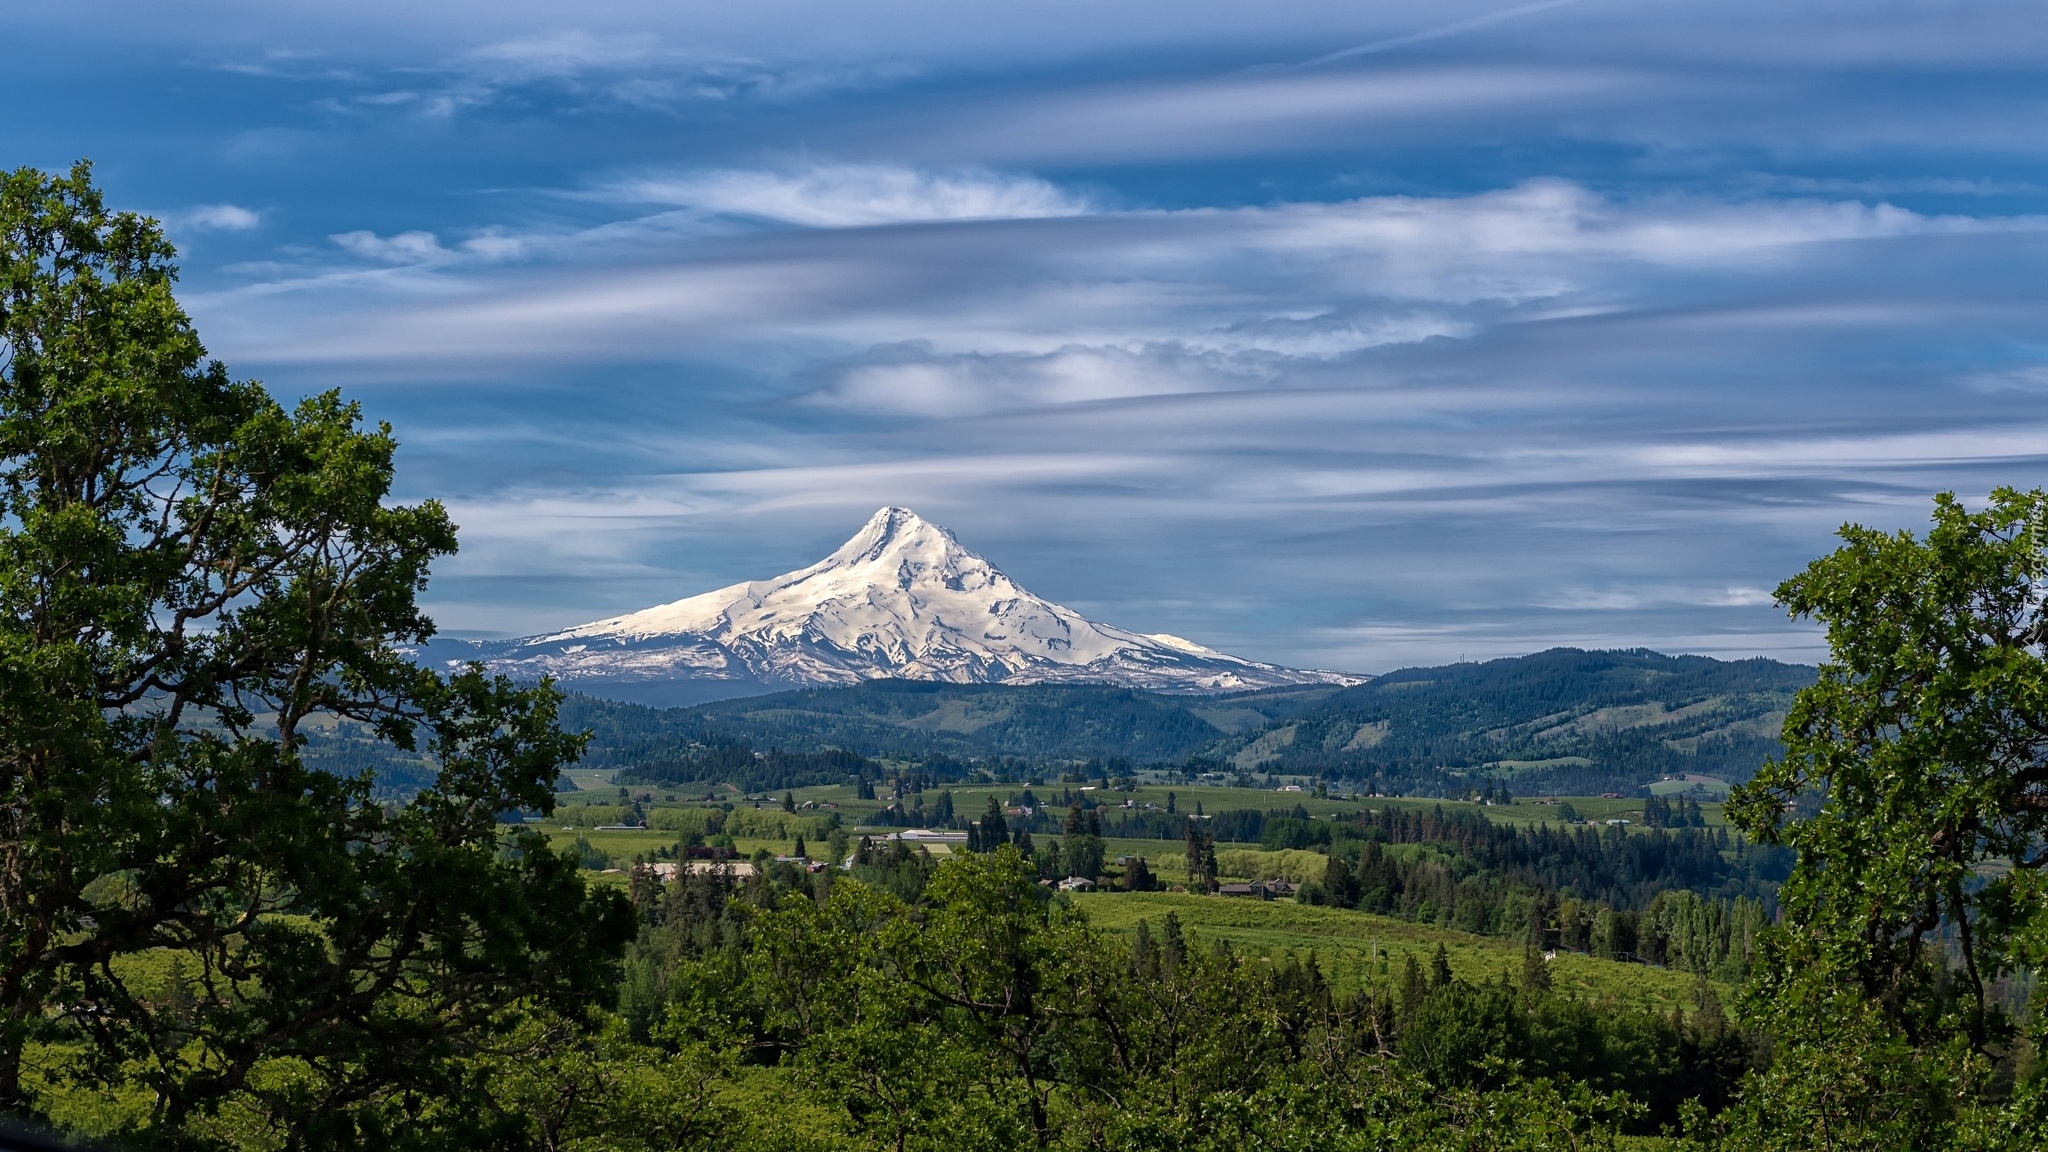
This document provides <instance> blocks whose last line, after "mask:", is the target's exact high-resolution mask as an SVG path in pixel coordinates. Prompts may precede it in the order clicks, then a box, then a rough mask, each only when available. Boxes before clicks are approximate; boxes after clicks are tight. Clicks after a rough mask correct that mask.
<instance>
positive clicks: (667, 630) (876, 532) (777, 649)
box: [470, 505, 1362, 695]
mask: <svg viewBox="0 0 2048 1152" xmlns="http://www.w3.org/2000/svg"><path fill="white" fill-rule="evenodd" d="M479 647H480V648H487V649H490V651H488V652H482V653H479V655H481V656H482V657H483V658H484V659H485V660H486V662H487V663H490V664H491V665H493V666H495V667H497V668H498V669H499V670H501V671H504V672H507V673H509V674H513V675H529V676H536V677H537V676H540V675H549V676H553V677H555V678H556V679H558V680H561V681H563V682H565V684H568V685H570V686H573V687H580V688H583V689H584V690H587V691H601V690H602V685H601V684H600V683H599V682H603V684H612V685H617V684H621V683H623V684H639V685H643V686H644V685H647V684H654V683H674V682H679V681H717V682H728V683H731V684H734V685H736V686H739V687H740V690H741V691H744V690H745V687H744V686H745V685H760V686H765V687H771V688H782V687H808V686H817V685H822V684H853V683H858V682H860V681H862V680H872V679H879V678H900V679H911V680H940V681H948V682H953V683H996V682H1008V683H1024V684H1036V683H1057V682H1089V683H1109V684H1117V685H1122V686H1124V687H1133V688H1148V689H1157V690H1168V691H1174V690H1177V691H1190V692H1217V691H1233V690H1239V689H1246V688H1266V687H1277V686H1280V685H1286V684H1304V683H1325V684H1327V683H1336V684H1350V683H1358V682H1359V681H1360V680H1362V677H1356V676H1346V675H1343V674H1341V673H1335V672H1318V671H1301V670H1296V669H1290V668H1282V667H1279V666H1278V665H1273V664H1261V663H1258V662H1256V661H1251V660H1244V659H1240V658H1238V657H1236V656H1230V655H1227V654H1225V653H1222V652H1218V651H1216V650H1214V649H1211V648H1207V647H1204V646H1203V645H1200V644H1196V643H1194V642H1191V641H1188V640H1183V639H1181V638H1180V637H1178V636H1170V635H1166V634H1164V633H1161V634H1158V635H1153V636H1147V635H1141V634H1139V633H1136V632H1131V631H1127V630H1125V629H1122V628H1116V627H1113V626H1111V625H1107V624H1098V623H1096V622H1094V621H1092V620H1089V619H1087V618H1086V617H1084V616H1082V615H1081V614H1080V613H1078V612H1076V611H1074V610H1073V609H1071V608H1067V607H1065V606H1063V605H1060V604H1055V603H1053V602H1051V601H1049V600H1045V599H1042V598H1040V597H1038V596H1035V595H1033V594H1031V593H1030V592H1028V591H1026V590H1025V589H1023V588H1022V587H1020V586H1018V584H1017V583H1016V581H1014V580H1012V579H1011V578H1010V577H1009V576H1007V575H1005V574H1004V573H1003V571H1002V570H1001V569H999V568H997V567H996V566H995V565H993V564H991V563H989V562H988V561H987V560H985V559H983V558H982V557H980V556H978V555H976V554H975V553H973V552H971V551H969V550H967V548H965V547H964V546H962V545H961V543H960V542H959V540H958V539H956V538H955V537H954V535H953V534H952V533H951V532H949V531H947V530H946V529H944V528H942V527H940V526H938V525H936V524H933V523H932V522H931V521H929V520H926V519H924V518H923V517H921V516H919V515H918V514H917V513H915V512H913V511H911V510H910V509H908V508H901V507H896V506H894V505H891V506H887V507H883V508H880V509H878V510H876V512H875V514H874V515H872V516H870V517H868V520H867V523H866V524H864V525H862V526H861V528H860V530H859V531H858V532H855V533H854V534H853V536H852V537H851V538H849V539H848V540H847V541H846V543H844V544H842V545H840V546H839V548H838V549H836V550H835V551H834V552H833V553H832V554H831V555H830V556H827V557H826V558H825V559H823V560H821V561H819V562H818V563H816V564H813V565H810V566H809V567H806V568H800V569H797V570H796V571H794V572H788V573H785V574H783V575H781V576H777V577H775V578H773V579H769V580H754V581H748V582H746V583H742V584H734V585H730V586H728V587H725V588H720V589H718V590H716V591H713V592H706V593H703V594H701V595H697V596H691V597H688V598H686V599H683V600H677V601H675V602H673V603H670V604H663V605H659V606H657V607H654V608H648V609H645V610H643V611H639V612H633V613H629V614H627V615H625V616H616V617H613V618H611V619H608V620H597V621H593V622H591V623H589V624H583V625H579V626H577V627H575V628H569V629H565V630H563V631H561V632H555V633H550V634H548V635H545V636H533V637H528V638H526V639H523V640H509V641H498V642H494V643H491V644H487V645H480V646H479ZM470 658H472V659H473V658H476V657H475V656H471V657H470ZM641 695H645V693H641Z"/></svg>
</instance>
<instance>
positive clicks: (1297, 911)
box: [1069, 892, 1725, 1011]
mask: <svg viewBox="0 0 2048 1152" xmlns="http://www.w3.org/2000/svg"><path fill="white" fill-rule="evenodd" d="M1069 898H1070V899H1071V900H1073V902H1074V904H1075V906H1076V907H1078V908H1080V909H1082V910H1083V911H1084V912H1086V913H1087V915H1088V920H1089V922H1090V923H1092V924H1094V925H1096V926H1097V927H1099V928H1104V929H1109V930H1111V931H1116V932H1131V931H1133V930H1135V929H1136V927H1137V924H1138V921H1139V920H1145V921H1148V922H1149V923H1150V925H1151V930H1152V933H1153V937H1154V938H1155V939H1157V937H1158V933H1159V930H1160V925H1161V924H1162V923H1163V922H1164V921H1165V919H1166V914H1167V913H1168V912H1171V913H1173V914H1174V915H1175V916H1177V917H1179V918H1180V922H1181V925H1182V929H1183V930H1184V931H1185V932H1186V933H1187V934H1188V935H1190V936H1192V937H1193V938H1195V939H1197V940H1206V941H1216V940H1227V941H1229V942H1230V946H1231V948H1232V949H1234V950H1236V951H1237V952H1238V954H1239V955H1248V956H1257V957H1261V958H1265V959H1279V958H1282V957H1284V956H1286V955H1288V954H1289V953H1292V954H1293V955H1295V956H1297V957H1299V958H1301V959H1303V960H1306V959H1307V958H1308V957H1309V956H1310V955H1314V957H1315V959H1316V963H1317V964H1318V965H1319V966H1320V967H1321V968H1322V970H1323V974H1324V975H1325V976H1326V977H1328V978H1329V979H1330V981H1331V984H1332V985H1333V986H1334V987H1336V988H1338V989H1340V990H1344V989H1359V988H1363V987H1366V986H1368V985H1370V984H1372V983H1373V982H1374V981H1380V982H1386V981H1391V980H1397V979H1399V977H1400V973H1401V966H1402V962H1403V959H1404V958H1405V957H1406V956H1408V955H1411V954H1412V955H1413V956H1414V957H1415V959H1416V961H1417V962H1418V963H1422V964H1427V962H1428V960H1429V958H1430V956H1431V954H1432V953H1434V952H1435V951H1436V946H1437V945H1438V944H1439V943H1441V944H1443V945H1444V947H1445V950H1446V951H1447V952H1448V953H1449V955H1450V961H1451V971H1452V972H1454V973H1456V974H1457V975H1458V976H1459V977H1460V978H1462V979H1465V980H1472V981H1480V980H1492V979H1496V978H1498V977H1499V976H1500V974H1501V973H1503V972H1506V973H1507V974H1508V976H1509V978H1510V979H1517V978H1519V976H1520V973H1521V970H1522V946H1521V945H1520V944H1517V943H1514V942H1512V941H1508V940H1501V939H1496V938H1493V937H1488V936H1473V935H1470V934H1468V933H1464V932H1457V931H1453V930H1450V929H1444V928H1435V927H1426V926H1424V925H1420V924H1411V923H1409V922H1407V921H1406V920H1393V919H1389V918H1387V917H1384V916H1374V915H1371V914H1370V913H1365V912H1351V911H1346V910H1344V909H1341V908H1319V907H1312V906H1310V905H1306V904H1295V903H1292V902H1289V901H1282V900H1274V901H1265V900H1252V899H1246V898H1242V897H1225V896H1196V895H1180V894H1175V893H1165V892H1097V893H1078V894H1075V895H1073V896H1071V897H1069ZM1375 955H1377V956H1378V957H1379V958H1380V959H1379V961H1378V962H1377V963H1375V962H1374V959H1373V958H1374V956H1375ZM1550 973H1551V981H1552V983H1553V985H1554V986H1555V987H1556V988H1558V989H1560V990H1562V991H1567V992H1571V993H1573V994H1575V995H1578V996H1583V997H1585V998H1587V999H1589V1000H1613V1001H1616V1002H1621V1003H1627V1004H1633V1005H1648V1006H1653V1007H1656V1008H1658V1009H1659V1010H1664V1009H1669V1008H1674V1007H1684V1008H1685V1009H1687V1010H1688V1011H1690V1010H1691V1008H1692V1004H1693V999H1692V997H1693V990H1694V988H1695V978H1694V977H1693V976H1691V975H1688V974H1686V973H1683V972H1674V971H1670V970H1667V969H1663V968H1652V967H1649V966H1647V965H1642V964H1624V963H1620V962H1618V961H1613V960H1600V959H1596V958H1594V957H1591V956H1580V955H1575V954H1569V953H1565V954H1560V955H1559V956H1558V957H1557V959H1555V960H1553V961H1551V962H1550ZM1724 993H1725V990H1724Z"/></svg>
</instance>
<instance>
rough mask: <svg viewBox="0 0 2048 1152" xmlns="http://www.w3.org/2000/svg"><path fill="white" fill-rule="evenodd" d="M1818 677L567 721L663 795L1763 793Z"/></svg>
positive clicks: (1493, 681)
mask: <svg viewBox="0 0 2048 1152" xmlns="http://www.w3.org/2000/svg"><path fill="white" fill-rule="evenodd" d="M1814 676H1815V670H1814V669H1812V668H1810V667H1805V666H1801V665H1791V664H1780V663H1777V662H1776V661H1771V660H1761V659H1757V660H1741V661H1721V660H1713V659H1709V658H1707V657H1702V656H1678V657H1672V656H1663V655H1660V654H1658V653H1655V652H1649V651H1645V650H1635V651H1628V652H1582V651H1578V650H1576V649H1564V648H1560V649H1553V650H1551V651H1548V652H1541V653H1538V654H1536V655H1533V656H1524V657H1517V658H1513V659H1505V660H1492V661H1488V662H1485V663H1479V664H1458V665H1452V666H1449V667H1444V668H1420V669H1406V670H1403V671H1399V672H1394V673H1390V674H1388V675H1386V676H1382V677H1379V678H1378V679H1375V680H1373V681H1371V682H1370V683H1367V684H1363V685H1359V686H1356V687H1350V688H1340V687H1331V686H1316V687H1307V688H1287V689H1273V690H1268V691H1263V692H1256V693H1245V694H1237V695H1228V696H1185V695H1163V694H1158V693H1151V692H1143V691H1137V690H1133V689H1128V688H1113V687H1107V686H1093V685H1066V684H1062V685H1015V686H1013V685H1001V684H939V683H931V682H924V681H901V680H879V681H870V682H868V683H865V684H860V685H856V686H853V687H849V688H825V689H811V690H806V691H798V692H784V693H778V694H775V695H772V696H754V697H747V698H744V699H738V700H725V701H720V702H717V703H713V704H705V705H700V706H698V707H695V708H688V709H669V710H660V709H653V708H646V707H641V706H638V705H631V704H618V703H612V702H608V701H599V700H594V699H590V698H587V697H572V698H571V699H570V701H569V702H568V704H567V705H565V707H564V710H563V722H564V724H565V725H566V726H568V727H570V728H578V727H587V728H589V729H590V730H591V732H592V733H593V739H592V742H591V746H590V751H589V753H588V754H587V756H586V759H585V762H586V764H587V765H588V766H590V767H615V768H620V769H624V770H625V772H626V773H627V774H629V775H631V776H633V777H635V778H638V779H643V780H645V781H648V782H655V781H662V782H674V783H680V782H683V781H686V780H702V781H712V780H718V781H729V782H731V783H735V784H742V785H743V786H745V785H744V781H745V780H763V781H766V780H773V781H774V783H771V784H767V785H766V786H768V787H776V788H782V787H793V786H799V785H800V784H801V783H843V782H844V781H845V780H846V778H847V777H848V776H849V775H852V774H853V773H852V772H851V771H849V770H846V769H844V768H841V767H840V766H841V765H842V764H845V763H848V762H847V761H836V760H825V759H820V758H819V757H821V756H822V755H823V754H826V753H833V752H838V753H849V752H850V753H856V754H858V755H859V756H860V757H865V758H869V759H876V760H890V761H895V762H905V761H907V762H912V763H916V764H918V765H920V766H921V767H922V769H923V772H922V775H924V776H925V777H926V778H927V779H931V780H934V781H940V782H943V781H946V780H955V779H962V778H965V777H967V776H968V775H970V774H973V773H976V772H983V773H987V774H988V775H990V776H993V777H995V778H999V779H1000V778H1022V777H1023V776H1026V775H1030V774H1038V775H1041V776H1043V777H1045V778H1047V779H1055V778H1057V777H1058V776H1059V775H1061V774H1063V772H1064V770H1067V769H1074V768H1080V769H1083V771H1084V772H1085V773H1086V774H1088V775H1091V776H1092V775H1095V774H1098V773H1107V774H1119V773H1121V772H1124V771H1128V770H1130V769H1131V768H1134V767H1174V768H1180V769H1184V770H1188V771H1193V772H1221V773H1223V774H1225V775H1227V776H1236V775H1245V776H1254V775H1256V776H1263V775H1265V774H1268V773H1272V774H1278V775H1298V776H1320V777H1324V778H1327V779H1329V780H1332V781H1339V782H1348V783H1350V784H1352V785H1354V786H1366V787H1373V788H1376V789H1377V790H1379V791H1392V792H1401V793H1406V794H1417V793H1420V794H1435V793H1440V792H1445V791H1453V790H1460V789H1463V788H1466V787H1469V786H1474V785H1478V784H1480V783H1482V782H1485V781H1495V782H1498V783H1499V784H1500V785H1502V786H1505V787H1508V788H1509V789H1511V790H1512V791H1515V792H1520V793H1524V794H1528V793H1538V792H1557V793H1564V794H1582V793H1595V792H1603V791H1623V792H1633V791H1634V790H1635V789H1637V788H1639V787H1641V786H1642V785H1644V784H1646V783H1648V782H1650V781H1654V780H1656V779H1658V778H1659V777H1660V776H1665V775H1676V774H1679V773H1697V774H1702V775H1708V776H1715V777H1719V778H1722V779H1726V780H1731V781H1733V780H1743V779H1747V778H1748V777H1749V776H1750V775H1751V774H1752V773H1753V772H1754V771H1755V770H1756V768H1757V766H1758V765H1760V764H1762V763H1763V761H1764V760H1765V759H1766V758H1768V757H1770V756H1772V755H1774V754H1776V752H1777V750H1778V740H1777V733H1778V729H1779V727H1780V726H1781V725H1782V724H1783V723H1784V718H1785V712H1786V709H1787V708H1788V707H1789V706H1790V704H1791V700H1792V696H1793V694H1794V693H1796V692H1797V691H1798V690H1799V689H1801V688H1803V687H1805V686H1807V685H1808V684H1811V683H1813V680H1814ZM757 753H758V755H757Z"/></svg>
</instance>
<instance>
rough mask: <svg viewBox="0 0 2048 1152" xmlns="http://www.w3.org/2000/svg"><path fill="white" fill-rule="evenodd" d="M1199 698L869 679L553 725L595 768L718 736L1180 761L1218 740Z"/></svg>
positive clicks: (1020, 756) (852, 746)
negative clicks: (580, 735) (574, 734)
mask: <svg viewBox="0 0 2048 1152" xmlns="http://www.w3.org/2000/svg"><path fill="white" fill-rule="evenodd" d="M1199 699H1200V698H1190V697H1180V696H1164V695H1160V694H1157V693H1152V692H1143V691H1139V690H1137V689H1132V688H1116V687H1110V686H1108V685H1095V684H1032V685H1014V686H1012V685H1002V684H937V683H932V682H929V681H921V680H870V681H867V682H866V683H863V684H857V685H854V686H852V687H848V688H814V689H807V690H803V691H797V692H779V693H776V694H774V695H772V696H749V697H745V698H742V699H738V700H721V701H719V702H717V703H713V704H702V705H698V706H697V707H694V708H676V709H654V708H645V707H640V706H638V705H631V704H617V703H613V702H611V701H597V700H591V699H590V698H588V697H571V698H570V701H569V703H568V704H567V705H566V706H565V708H564V712H563V725H564V726H565V727H569V728H575V727H579V726H587V727H589V728H591V730H592V731H593V733H594V734H595V739H594V740H593V742H592V746H591V751H590V755H589V756H588V757H587V759H589V760H591V761H592V766H594V767H614V766H622V765H625V764H627V763H630V762H631V761H632V760H633V759H634V757H635V755H636V754H645V753H647V752H650V751H652V750H653V747H654V745H655V744H656V743H659V742H661V741H663V740H666V741H668V742H670V743H671V744H674V743H681V744H688V743H691V742H714V741H716V740H717V739H719V738H723V739H726V740H737V741H744V742H746V743H748V744H750V745H752V746H754V747H756V748H781V749H786V750H790V751H801V752H813V751H824V750H827V749H834V748H837V749H846V750H851V751H856V752H860V753H862V754H864V755H869V756H883V757H889V758H892V759H910V760H924V759H930V758H933V757H950V758H953V759H960V760H992V759H1017V760H1032V761H1041V760H1089V759H1107V758H1111V757H1123V758H1125V759H1128V760H1132V761H1134V762H1140V763H1151V762H1173V761H1180V760H1185V759H1186V758H1188V757H1190V756H1193V755H1197V754H1199V753H1201V752H1203V751H1205V750H1207V749H1209V748H1212V747H1213V746H1215V745H1216V744H1217V743H1218V742H1219V741H1222V740H1225V739H1226V738H1227V736H1226V733H1225V732H1224V731H1223V730H1221V729H1219V728H1217V727H1216V726H1215V725H1213V724H1211V723H1210V722H1209V721H1208V720H1205V719H1203V718H1202V717H1201V716H1198V715H1196V714H1195V713H1194V712H1193V711H1192V710H1191V709H1190V708H1189V705H1190V704H1191V703H1195V702H1197V701H1198V700H1199Z"/></svg>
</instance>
